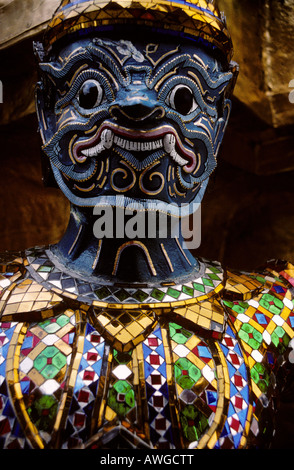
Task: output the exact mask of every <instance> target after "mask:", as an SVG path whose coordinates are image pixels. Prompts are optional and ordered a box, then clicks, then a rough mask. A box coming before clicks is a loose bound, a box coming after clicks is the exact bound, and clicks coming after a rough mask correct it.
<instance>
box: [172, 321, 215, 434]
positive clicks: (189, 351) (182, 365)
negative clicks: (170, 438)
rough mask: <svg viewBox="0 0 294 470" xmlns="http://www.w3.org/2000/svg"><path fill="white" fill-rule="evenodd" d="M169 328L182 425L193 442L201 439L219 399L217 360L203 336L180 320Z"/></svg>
mask: <svg viewBox="0 0 294 470" xmlns="http://www.w3.org/2000/svg"><path fill="white" fill-rule="evenodd" d="M169 330H170V337H171V349H172V351H173V360H174V369H175V380H176V390H177V395H178V397H179V405H180V422H181V427H182V431H183V434H184V436H185V438H186V440H187V441H188V443H192V442H195V441H199V439H200V438H201V436H202V435H203V434H204V433H205V431H206V430H207V429H208V427H209V423H211V422H212V420H213V419H214V415H215V410H216V406H217V401H218V385H217V380H216V370H215V364H214V360H213V356H212V352H211V350H210V348H209V346H208V344H206V342H205V341H204V340H203V339H201V338H199V337H198V336H196V335H195V334H193V333H192V332H190V331H188V330H187V329H185V328H182V327H181V326H180V325H178V324H176V323H171V324H170V326H169Z"/></svg>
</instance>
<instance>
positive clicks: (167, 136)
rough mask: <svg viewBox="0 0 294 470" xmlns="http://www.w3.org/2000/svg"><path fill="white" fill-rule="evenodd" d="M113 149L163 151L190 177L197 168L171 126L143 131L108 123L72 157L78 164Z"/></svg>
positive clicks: (75, 148)
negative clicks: (115, 147)
mask: <svg viewBox="0 0 294 470" xmlns="http://www.w3.org/2000/svg"><path fill="white" fill-rule="evenodd" d="M114 145H115V146H117V147H119V148H121V149H124V150H126V151H130V152H146V151H147V152H148V151H150V152H152V151H156V150H160V149H163V150H164V151H165V152H166V153H167V154H168V155H169V156H170V157H171V158H172V159H173V160H174V161H175V162H176V163H177V164H178V165H179V166H181V167H183V169H184V170H185V171H186V172H187V173H191V172H192V171H193V170H194V169H195V167H196V156H195V153H194V152H193V151H192V150H190V149H188V148H186V147H185V146H184V145H183V144H182V142H181V140H180V138H179V136H178V134H177V132H176V131H175V129H173V128H172V127H171V126H168V125H165V126H160V127H157V128H155V129H152V130H149V131H143V130H130V129H127V128H124V127H120V126H117V125H116V124H113V123H110V122H107V121H106V122H104V123H103V124H102V125H101V126H100V128H99V129H98V131H97V132H96V133H95V135H94V136H93V137H91V138H90V139H87V140H82V141H81V140H80V141H78V142H76V143H75V144H74V146H73V156H74V158H75V160H76V161H77V162H79V163H82V162H84V161H85V160H86V159H87V158H93V157H97V156H98V155H99V154H100V153H101V152H103V151H105V150H109V149H111V147H113V146H114Z"/></svg>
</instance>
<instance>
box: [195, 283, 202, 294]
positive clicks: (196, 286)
mask: <svg viewBox="0 0 294 470" xmlns="http://www.w3.org/2000/svg"><path fill="white" fill-rule="evenodd" d="M193 287H194V289H196V290H198V291H199V292H203V293H205V287H204V285H203V284H200V283H199V282H193Z"/></svg>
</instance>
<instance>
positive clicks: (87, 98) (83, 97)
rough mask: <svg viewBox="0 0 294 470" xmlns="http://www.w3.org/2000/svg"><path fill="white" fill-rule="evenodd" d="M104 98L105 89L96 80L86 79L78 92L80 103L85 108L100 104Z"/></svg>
mask: <svg viewBox="0 0 294 470" xmlns="http://www.w3.org/2000/svg"><path fill="white" fill-rule="evenodd" d="M102 99H103V89H102V87H101V85H100V83H98V82H97V81H96V80H86V81H85V82H84V83H83V85H82V86H81V89H80V91H79V93H78V102H79V105H80V106H81V107H82V108H84V109H92V108H95V107H96V106H99V105H100V104H101V102H102Z"/></svg>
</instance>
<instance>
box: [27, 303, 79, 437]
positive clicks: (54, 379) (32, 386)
mask: <svg viewBox="0 0 294 470" xmlns="http://www.w3.org/2000/svg"><path fill="white" fill-rule="evenodd" d="M74 325H75V321H74V314H73V312H72V311H70V310H67V311H66V312H65V313H64V314H62V315H60V316H58V317H56V318H51V319H49V320H46V321H44V322H41V323H38V324H32V325H31V326H30V328H29V329H28V330H27V333H26V336H25V338H24V341H23V343H22V347H21V351H20V358H19V383H20V387H21V390H22V394H23V399H24V403H25V406H26V409H27V413H28V415H29V417H30V419H31V421H32V422H33V423H34V425H35V426H36V427H37V429H38V430H39V432H40V436H41V437H42V438H43V439H44V441H45V442H48V440H49V439H50V433H51V431H52V429H53V425H54V422H55V418H56V413H57V409H58V403H59V400H60V397H61V394H62V391H63V388H64V385H65V380H66V373H67V369H68V366H69V363H70V358H71V353H72V342H73V337H74ZM32 396H34V397H35V400H34V401H33V402H32V400H31V397H32Z"/></svg>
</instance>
